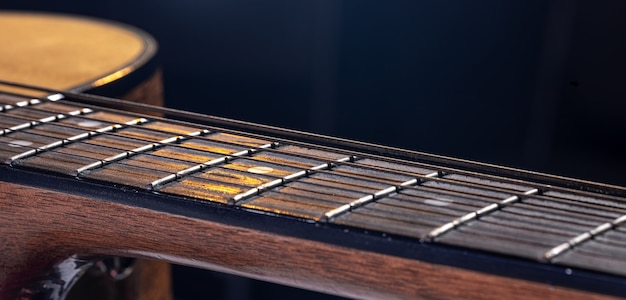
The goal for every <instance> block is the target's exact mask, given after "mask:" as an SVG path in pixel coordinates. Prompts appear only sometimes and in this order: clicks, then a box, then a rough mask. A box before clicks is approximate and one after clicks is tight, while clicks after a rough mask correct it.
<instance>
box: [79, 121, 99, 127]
mask: <svg viewBox="0 0 626 300" xmlns="http://www.w3.org/2000/svg"><path fill="white" fill-rule="evenodd" d="M76 124H78V126H82V127H102V122H98V121H93V120H84V121H80V122H78V123H76Z"/></svg>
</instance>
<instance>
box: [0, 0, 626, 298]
mask: <svg viewBox="0 0 626 300" xmlns="http://www.w3.org/2000/svg"><path fill="white" fill-rule="evenodd" d="M0 8H3V9H20V10H40V11H41V10H43V11H57V12H64V13H72V14H80V15H89V16H96V17H100V18H105V19H112V20H117V21H121V22H124V23H127V24H131V25H134V26H136V27H139V28H141V29H144V30H145V31H147V32H149V33H150V34H152V35H153V36H155V37H156V39H157V40H158V41H159V43H160V57H159V61H160V64H161V65H162V68H163V71H164V87H165V96H166V104H167V105H168V106H170V107H176V108H183V109H187V110H192V111H197V112H203V113H208V114H212V115H219V116H226V117H232V118H236V119H243V120H247V121H254V122H260V123H265V124H271V125H277V126H282V127H288V128H293V129H300V130H306V131H313V132H318V133H325V134H330V135H335V136H341V137H348V138H352V139H358V140H364V141H370V142H375V143H380V144H386V145H393V146H398V147H403V148H409V149H413V150H419V151H424V152H431V153H437V154H445V155H450V156H455V157H460V158H466V159H472V160H479V161H484V162H490V163H496V164H501V165H507V166H513V167H520V168H525V169H532V170H537V171H543V172H549V173H556V174H559V175H566V176H572V177H577V178H583V179H591V180H598V181H603V182H610V183H614V184H619V185H626V176H624V175H623V173H622V169H623V167H624V166H625V164H624V162H625V161H626V159H625V158H624V153H625V150H626V147H624V146H623V143H622V141H623V139H624V135H625V133H626V118H625V117H624V115H625V113H626V104H625V99H626V84H625V82H626V69H625V67H626V58H625V55H626V34H625V33H626V16H625V15H626V2H624V1H619V0H615V1H575V0H571V1H566V0H560V1H529V0H509V1H501V0H493V1H461V0H459V1H422V0H409V1H400V0H391V1H372V0H359V1H341V0H307V1H292V0H270V1H254V0H217V1H190V0H179V1H163V0H152V1H147V0H129V1H120V0H111V1H100V2H92V3H89V2H85V1H74V0H63V1H55V2H54V3H53V2H52V1H44V0H32V1H25V0H21V1H18V0H3V1H2V2H0ZM1 30H3V29H1V28H0V32H1ZM0 34H1V33H0ZM177 272H180V273H185V274H187V275H190V274H191V275H192V276H190V277H188V278H187V279H189V278H204V277H206V276H217V275H206V274H205V273H203V274H204V275H198V274H195V272H199V271H196V270H182V269H180V270H178V271H177ZM213 280H214V281H215V282H218V283H219V284H221V287H220V288H218V289H216V290H215V291H216V294H219V295H223V297H224V298H228V299H235V298H237V297H239V296H237V295H245V294H259V295H273V296H279V297H280V296H283V297H291V296H292V295H293V294H290V293H298V292H294V291H291V290H290V291H286V292H283V290H280V289H278V288H276V287H268V286H264V285H260V284H257V283H250V282H248V281H246V280H244V279H238V278H231V277H215V278H214V279H213ZM186 282H189V281H186ZM220 282H221V283H220ZM229 286H234V287H235V288H232V287H231V288H229ZM237 286H239V287H242V286H244V287H247V288H237ZM190 289H193V287H192V286H191V285H189V286H185V287H183V288H182V292H180V291H179V295H181V297H185V296H184V293H185V290H190ZM179 290H181V289H179ZM192 292H193V291H191V290H190V291H189V293H192ZM299 296H301V297H303V296H302V295H299ZM310 297H315V296H310Z"/></svg>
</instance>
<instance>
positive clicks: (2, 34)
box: [0, 12, 156, 93]
mask: <svg viewBox="0 0 626 300" xmlns="http://www.w3.org/2000/svg"><path fill="white" fill-rule="evenodd" d="M0 28H2V31H0V44H1V45H2V47H0V79H2V80H8V81H15V82H20V83H26V84H31V85H37V86H43V87H48V88H53V89H58V90H68V89H77V88H78V89H80V90H85V89H88V88H90V87H95V86H100V85H103V84H106V83H108V82H110V81H112V80H115V79H117V78H121V77H123V76H125V75H126V74H128V73H130V72H132V71H134V70H135V69H136V68H138V67H139V66H140V65H141V64H142V63H144V62H145V60H147V59H148V58H150V57H152V56H153V54H154V52H155V50H156V44H155V43H154V42H153V41H152V40H151V38H149V37H147V36H146V35H143V34H142V33H140V32H138V31H134V30H129V29H128V28H125V27H120V26H119V25H114V24H111V23H106V22H101V21H96V20H93V19H88V18H81V17H70V16H59V15H49V14H37V13H17V12H0ZM2 89H3V90H11V91H20V92H30V93H32V91H25V90H19V89H13V88H8V87H5V86H2Z"/></svg>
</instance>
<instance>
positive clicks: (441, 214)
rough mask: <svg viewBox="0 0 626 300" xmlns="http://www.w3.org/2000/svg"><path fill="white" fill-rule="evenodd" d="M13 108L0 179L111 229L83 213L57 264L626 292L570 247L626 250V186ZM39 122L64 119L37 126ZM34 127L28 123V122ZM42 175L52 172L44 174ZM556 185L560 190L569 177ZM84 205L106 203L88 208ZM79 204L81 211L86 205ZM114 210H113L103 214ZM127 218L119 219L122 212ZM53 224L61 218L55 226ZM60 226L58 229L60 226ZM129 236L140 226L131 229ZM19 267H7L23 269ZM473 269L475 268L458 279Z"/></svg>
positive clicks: (349, 285) (47, 104) (385, 284)
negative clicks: (119, 261)
mask: <svg viewBox="0 0 626 300" xmlns="http://www.w3.org/2000/svg"><path fill="white" fill-rule="evenodd" d="M3 99H4V100H3V101H16V102H15V103H13V104H5V106H3V107H5V108H6V109H5V111H4V112H3V113H4V114H5V115H6V117H5V118H4V119H3V120H4V121H5V122H16V124H17V125H14V126H13V127H9V128H8V129H7V130H4V133H3V136H1V137H0V141H4V148H2V150H1V151H0V159H2V160H3V161H5V162H6V165H5V166H3V171H4V170H6V171H7V172H5V174H6V175H5V176H4V177H3V178H0V179H1V180H4V181H8V182H14V183H19V184H23V185H31V186H33V187H32V189H33V190H32V193H43V194H35V195H37V197H41V196H44V194H45V195H46V197H47V198H46V199H48V198H51V197H52V196H50V195H53V194H54V195H56V196H58V195H57V194H55V193H50V192H49V191H48V190H49V189H52V190H55V189H59V187H63V186H65V187H67V186H71V189H62V190H63V192H65V193H66V194H64V195H67V193H69V194H74V195H75V196H71V197H70V198H72V199H74V197H76V199H77V200H76V201H79V202H82V203H85V207H82V208H80V209H81V210H84V211H85V212H88V209H87V208H86V207H87V206H89V205H93V206H95V207H97V209H98V210H99V211H101V214H102V216H99V217H97V218H102V220H101V221H96V220H95V219H93V220H92V221H88V219H89V218H91V216H90V215H91V214H92V213H88V214H87V215H86V216H81V217H80V218H87V219H77V220H72V223H76V224H82V225H80V226H81V227H84V226H85V224H84V223H85V222H94V224H96V225H95V226H96V227H94V228H92V229H90V230H91V232H88V233H85V234H84V235H82V234H81V237H80V238H78V240H73V239H74V238H75V237H72V240H71V241H67V240H64V241H63V242H64V243H67V244H69V245H68V246H67V249H66V250H64V251H65V252H63V253H59V254H54V253H55V252H54V251H52V252H51V253H52V254H51V255H53V258H50V257H49V258H48V260H49V261H51V260H54V258H57V257H64V256H67V255H70V254H75V253H79V254H82V255H94V254H98V255H124V256H133V257H147V258H153V259H154V258H158V259H161V260H165V261H169V262H175V263H180V264H185V265H193V266H197V267H203V268H210V269H213V270H218V271H225V272H229V273H234V274H240V275H246V276H250V277H253V278H258V279H263V280H268V281H272V282H278V283H282V284H288V285H294V286H299V287H304V288H309V289H313V290H319V291H326V292H328V291H332V293H336V294H338V295H343V296H348V297H358V298H389V297H398V298H413V297H417V296H418V295H422V293H425V294H424V295H431V294H428V293H426V292H425V291H424V290H422V288H417V287H415V285H414V281H415V280H418V278H423V277H424V276H426V275H425V274H430V275H428V276H431V277H432V276H435V277H436V276H439V275H441V274H443V276H445V278H447V279H449V280H453V279H451V278H452V277H450V274H449V273H448V271H441V273H438V274H439V275H434V274H433V273H431V272H433V270H435V269H437V270H440V269H441V270H449V272H450V273H456V272H460V273H459V274H464V275H462V277H465V276H472V277H476V278H478V279H475V280H477V281H470V282H471V284H472V285H475V286H476V287H478V286H480V285H484V284H488V282H489V281H490V280H493V277H490V276H493V274H492V275H485V274H483V272H485V271H486V270H489V269H490V268H489V267H486V266H489V265H491V264H494V263H496V264H498V265H504V266H506V265H508V267H505V268H504V270H503V269H499V270H498V271H496V273H498V275H503V274H502V273H506V272H505V271H506V270H509V268H512V267H515V268H517V269H518V272H520V271H519V270H523V271H521V273H523V274H526V275H524V276H522V277H524V278H525V279H524V280H521V281H519V280H518V279H510V278H509V279H508V280H513V281H512V282H511V283H512V284H522V285H523V286H525V288H529V289H530V290H532V291H533V292H532V293H538V294H539V293H544V292H546V289H545V288H539V287H540V286H542V285H541V284H539V283H538V282H544V281H551V282H554V281H555V280H556V281H558V282H559V284H562V285H563V286H565V287H566V288H563V289H558V291H557V294H559V295H560V296H565V295H569V293H570V292H572V291H571V290H570V289H569V287H574V286H577V283H578V282H579V281H582V280H583V279H585V278H588V276H589V275H590V274H591V273H588V272H589V271H590V270H593V271H600V272H602V273H604V275H600V276H599V277H598V278H597V279H596V281H594V287H590V289H591V290H594V288H595V290H596V291H599V290H606V289H605V287H607V286H609V287H611V288H615V287H616V286H619V284H617V283H616V282H617V281H615V280H616V279H615V278H616V277H615V276H623V270H624V269H623V268H621V264H620V261H619V260H617V259H614V260H613V264H612V265H607V264H604V262H606V261H607V259H611V257H610V254H611V253H607V252H602V251H605V250H600V252H599V253H601V254H602V255H598V256H596V257H595V260H594V256H593V255H592V256H585V260H581V259H580V256H581V255H585V252H578V251H574V250H573V249H574V248H576V249H584V248H585V247H587V246H588V245H590V246H595V245H593V243H592V242H593V241H591V237H593V236H598V237H599V236H602V237H607V238H609V242H610V243H613V241H612V240H610V235H611V234H613V233H614V232H616V231H617V230H618V228H619V226H621V224H622V222H623V221H621V220H622V219H624V217H622V216H623V215H622V214H620V212H621V211H622V203H623V200H622V197H623V196H624V193H623V192H624V189H622V188H619V187H610V186H606V185H602V184H587V183H585V182H580V181H576V180H572V181H570V182H571V185H570V186H567V185H558V184H548V183H547V182H545V181H541V180H539V181H538V180H533V178H532V177H530V176H526V175H527V174H533V173H524V172H523V171H520V174H522V175H524V176H519V177H517V178H511V177H505V176H499V175H497V174H494V173H492V172H485V173H480V172H476V171H473V170H466V169H463V168H461V167H455V166H454V165H455V162H456V161H455V160H453V159H450V162H449V164H447V165H440V164H436V163H435V162H416V161H411V160H402V159H397V158H390V157H381V156H378V155H374V154H367V153H363V152H355V151H353V150H345V149H341V148H332V147H328V146H320V145H316V144H307V143H304V142H302V141H297V140H287V139H285V138H282V137H272V136H267V135H265V136H261V135H259V134H258V133H254V134H253V133H246V132H239V131H236V130H233V129H228V128H218V127H216V126H214V125H211V124H208V125H199V124H192V123H184V122H179V121H175V120H167V119H161V118H159V117H150V116H138V115H135V114H132V113H128V112H122V111H117V110H110V109H107V108H101V107H94V106H89V105H87V104H84V103H77V102H75V100H77V99H64V100H59V101H48V100H46V99H43V100H41V101H35V102H32V101H29V100H27V99H26V100H25V99H19V98H6V97H5V98H3ZM11 99H12V100H11ZM20 100H21V101H26V102H21V101H20ZM16 103H24V104H19V105H18V104H16ZM7 105H9V106H7ZM9 108H10V109H9ZM82 109H87V110H88V111H81V110H82ZM69 112H72V113H69ZM74 112H76V113H74ZM81 112H82V113H81ZM37 114H39V115H42V114H43V115H48V116H49V115H55V116H57V117H56V118H47V117H43V118H40V119H34V120H36V121H34V122H33V121H32V119H33V118H32V117H33V116H35V115H37ZM60 115H62V116H63V117H59V116H60ZM28 118H31V121H30V122H28V121H27V122H22V121H24V120H23V119H27V120H29V119H28ZM96 123H97V124H96ZM22 124H26V125H22ZM18 136H19V140H18V141H25V142H32V143H33V144H32V145H30V144H29V145H26V144H25V143H24V142H20V143H17V142H16V138H15V137H18ZM331 140H332V139H331ZM436 158H437V159H439V158H440V157H436ZM463 163H464V164H463V166H466V165H467V162H463ZM44 173H45V174H50V175H45V174H44ZM37 176H44V177H45V178H46V179H45V180H44V179H34V178H35V177H37ZM544 177H545V178H548V179H550V178H551V177H550V176H548V175H545V176H544ZM20 178H21V179H20ZM77 178H78V179H77ZM553 179H554V180H553V182H550V183H558V182H560V180H562V178H557V177H555V178H553ZM37 182H45V183H46V186H41V185H38V184H36V183H37ZM54 182H56V183H54ZM51 183H54V184H52V186H50V184H51ZM573 185H576V186H577V189H572V186H573ZM42 187H45V188H46V189H44V190H41V189H40V188H42ZM598 187H603V188H605V189H604V191H603V193H598V192H596V191H595V189H597V188H598ZM9 188H15V187H14V186H13V187H9ZM29 189H31V188H29ZM22 190H23V189H20V191H22ZM20 193H21V192H20ZM7 195H10V196H9V197H8V198H14V197H16V196H15V193H8V194H7ZM103 195H104V196H103ZM21 197H27V198H37V197H34V196H33V194H30V195H26V196H21ZM87 199H92V200H90V201H93V203H91V204H87V203H89V201H88V200H87ZM72 201H74V200H72ZM111 201H113V202H119V203H117V204H112V203H111ZM46 203H53V202H51V201H46ZM71 203H72V204H71V207H74V205H75V203H78V202H71ZM56 205H57V204H55V206H56ZM111 205H112V206H111ZM108 206H111V207H114V208H104V207H108ZM41 208H43V209H45V210H50V209H51V208H49V207H47V206H46V207H41ZM66 209H70V207H65V208H63V210H62V211H61V212H54V213H53V214H59V215H67V216H74V214H75V212H73V211H71V210H70V211H66ZM111 209H117V210H122V211H125V212H127V213H129V215H132V218H131V219H132V220H123V219H122V218H123V216H122V215H120V212H114V211H110V210H111ZM583 212H585V213H586V214H583ZM115 214H117V215H119V216H118V217H112V215H115ZM48 218H52V219H54V218H53V216H47V217H45V219H44V220H49V219H48ZM72 218H73V217H72ZM52 219H50V220H52ZM14 221H15V220H14V219H12V220H11V222H14ZM46 222H48V221H46ZM51 222H52V223H45V224H39V225H37V226H42V227H43V228H44V229H41V230H44V233H45V234H51V235H54V234H56V233H55V232H56V231H57V230H61V229H60V228H57V227H55V226H54V223H55V222H56V221H51ZM103 222H113V223H116V224H117V223H118V222H119V226H120V227H116V228H115V229H111V230H114V231H109V230H108V229H107V230H104V231H98V230H100V229H101V226H103V224H104V223H103ZM559 222H561V223H560V224H567V226H569V227H567V228H564V226H563V225H559ZM268 224H269V225H268ZM604 224H610V225H609V226H608V227H607V226H605V225H604ZM548 225H549V226H548ZM63 226H66V225H63ZM285 226H287V227H288V228H289V229H288V230H285V229H283V227H285ZM542 226H543V227H542ZM50 228H54V230H53V232H48V231H47V230H49V229H50ZM128 228H133V230H134V231H137V232H136V233H126V234H122V231H123V230H127V229H128ZM168 228H169V229H170V230H166V229H168ZM191 228H193V230H192V229H191ZM77 229H78V228H72V229H69V231H66V232H74V230H77ZM29 230H31V229H29ZM196 230H198V231H197V232H196ZM97 232H100V234H103V235H105V236H116V237H117V238H113V239H111V238H109V239H104V241H101V242H96V241H95V240H96V239H101V237H96V235H97ZM139 232H140V233H139ZM183 232H186V234H183ZM39 234H42V233H38V235H39ZM346 234H349V235H346ZM190 235H191V236H190ZM55 236H58V234H57V235H55ZM140 236H141V237H140ZM342 236H343V237H342ZM586 236H587V237H586ZM176 237H178V239H177V238H176ZM302 237H308V238H307V239H302ZM179 239H181V240H179ZM344 239H346V240H344ZM225 240H228V242H225ZM164 241H168V242H167V243H165V242H164ZM503 241H506V243H503ZM215 243H219V244H221V245H222V246H219V247H216V246H215V245H214V244H215ZM164 244H167V245H164ZM563 245H565V246H563ZM22 246H23V247H25V248H26V249H30V248H33V246H29V245H20V247H22ZM38 246H39V245H38ZM54 246H55V247H58V248H59V249H62V248H63V247H60V246H58V245H54ZM222 247H223V248H222ZM55 249H56V248H55ZM70 249H73V251H74V253H69V251H70ZM420 249H421V250H420ZM11 251H17V250H15V249H11ZM28 251H38V250H28ZM55 251H56V250H55ZM285 251H286V252H287V253H285ZM468 251H469V252H471V253H474V255H473V256H472V261H471V263H469V265H466V263H463V262H461V261H462V260H461V259H460V257H462V256H463V254H462V253H467V252H468ZM472 251H474V252H472ZM480 251H486V252H488V253H491V254H490V255H489V256H488V258H487V259H485V260H484V261H483V263H484V264H481V263H477V261H481V258H480V257H483V255H484V254H480V253H482V252H480ZM234 252H239V253H237V254H235V253H234ZM227 254H228V257H227ZM501 254H504V255H506V256H507V257H509V258H508V259H502V258H501V257H500V256H499V255H501ZM19 255H20V256H21V255H32V253H23V252H22V253H20V254H19ZM346 257H352V259H346ZM512 257H517V258H512ZM278 258H280V259H279V260H280V262H276V260H277V259H278ZM445 258H451V261H446V259H445ZM283 260H284V261H283ZM474 260H476V261H474ZM338 261H340V262H341V263H338ZM598 262H602V263H598ZM6 264H7V265H6V267H7V270H11V269H20V268H21V267H23V266H14V265H12V263H10V262H7V263H6ZM302 264H304V265H302ZM374 265H376V266H377V267H374ZM400 266H403V267H400ZM406 266H410V267H406ZM427 266H429V267H427ZM387 267H388V269H386V268H387ZM448 268H449V269H448ZM462 268H466V269H467V270H466V272H468V273H465V272H461V271H459V270H460V269H462ZM572 268H575V269H576V271H574V274H576V275H574V276H573V275H572V273H571V272H572V271H571V270H572ZM294 269H298V270H297V271H294ZM355 270H358V271H357V272H356V273H354V272H355ZM373 270H376V271H373ZM423 270H427V271H426V272H427V273H422V271H423ZM567 270H570V271H567ZM437 272H440V271H437ZM490 272H493V270H491V271H490ZM356 274H358V275H356ZM381 274H382V275H381ZM479 274H482V275H479ZM518 274H519V273H518ZM546 274H548V275H552V276H547V277H549V278H546ZM563 274H565V275H567V276H566V277H565V278H564V277H563V276H564V275H563ZM5 276H7V278H13V277H12V276H16V275H14V273H10V274H7V275H5ZM381 276H382V278H381ZM18 277H19V276H18ZM329 278H330V279H329ZM437 278H438V279H436V280H437V281H439V280H441V278H439V277H437ZM489 278H491V279H489ZM555 278H556V279H555ZM529 279H532V280H535V281H536V282H534V283H532V282H529V281H528V280H529ZM454 280H457V282H455V283H454V286H463V284H464V283H462V282H460V280H461V278H458V277H457V278H456V279H454ZM537 281H538V282H537ZM392 282H406V283H407V284H406V285H405V286H402V285H398V284H392ZM420 282H421V283H422V284H425V285H428V284H430V283H429V281H428V280H426V281H420ZM479 282H480V283H479ZM521 282H523V283H521ZM526 284H528V286H526ZM598 287H602V288H600V289H598ZM430 288H432V287H430ZM444 289H449V286H439V287H438V288H436V292H435V293H437V294H440V293H442V292H443V290H444ZM480 290H481V291H482V290H483V289H480ZM449 293H452V294H456V293H459V290H456V289H454V290H451V291H450V292H449ZM475 293H477V294H478V293H480V292H479V290H475ZM452 294H449V295H448V296H452ZM457 295H458V294H457ZM581 295H584V296H585V297H586V296H589V295H588V294H587V293H586V292H583V293H582V294H581ZM448 296H445V297H444V298H446V297H448ZM525 296H527V295H525Z"/></svg>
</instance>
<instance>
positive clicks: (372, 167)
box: [107, 126, 585, 203]
mask: <svg viewBox="0 0 626 300" xmlns="http://www.w3.org/2000/svg"><path fill="white" fill-rule="evenodd" d="M129 127H130V126H129ZM138 128H142V127H138ZM107 134H115V133H107ZM138 140H139V139H138ZM172 146H178V145H172ZM268 150H272V149H268ZM277 152H278V153H283V154H284V152H281V151H277ZM290 155H296V156H299V157H313V158H315V159H320V158H319V157H317V156H310V155H297V154H290ZM345 163H346V164H350V163H349V162H345ZM352 165H353V166H356V167H362V168H370V169H376V170H381V171H385V172H389V173H394V171H393V170H389V169H385V168H377V167H374V166H368V165H360V164H352ZM395 173H397V174H408V175H412V174H413V173H406V172H400V171H396V172H395ZM344 176H348V177H355V176H350V175H348V174H345V175H344ZM355 178H356V177H355ZM449 183H452V184H461V185H467V183H465V182H455V181H450V182H449ZM472 185H473V186H472ZM470 187H474V188H479V189H485V186H482V185H480V186H476V185H474V184H471V185H470ZM409 188H410V187H409ZM486 188H487V190H496V191H497V189H494V187H491V186H487V187H486ZM501 191H502V190H501ZM503 192H507V193H508V192H509V191H508V190H507V191H503ZM542 198H543V197H542ZM544 200H547V201H555V200H557V199H554V198H547V199H544ZM565 201H572V200H565ZM579 202H580V201H579ZM583 203H585V202H583Z"/></svg>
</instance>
